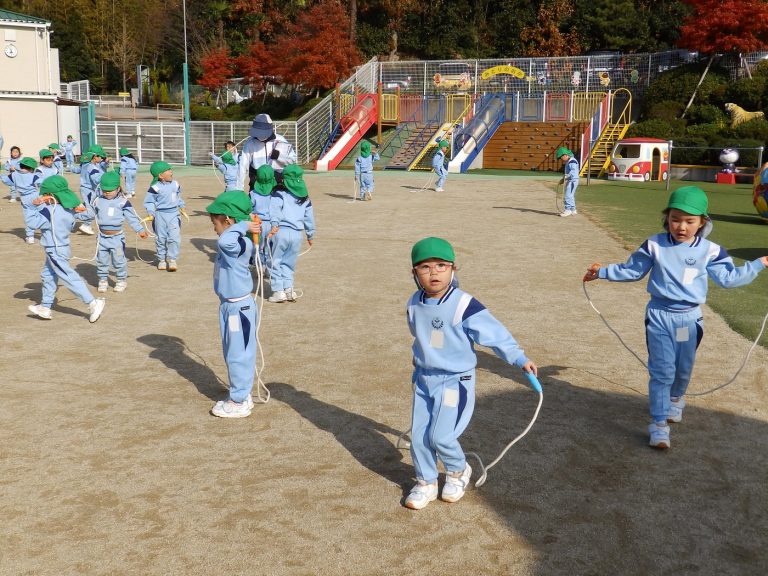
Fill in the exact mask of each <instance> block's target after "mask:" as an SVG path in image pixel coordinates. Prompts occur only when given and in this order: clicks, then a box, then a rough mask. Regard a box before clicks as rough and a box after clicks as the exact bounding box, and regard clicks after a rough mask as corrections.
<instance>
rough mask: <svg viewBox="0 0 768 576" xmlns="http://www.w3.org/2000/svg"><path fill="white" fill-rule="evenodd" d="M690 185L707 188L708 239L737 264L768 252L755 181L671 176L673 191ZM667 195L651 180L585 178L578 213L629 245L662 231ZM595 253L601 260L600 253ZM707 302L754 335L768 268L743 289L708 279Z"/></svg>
mask: <svg viewBox="0 0 768 576" xmlns="http://www.w3.org/2000/svg"><path fill="white" fill-rule="evenodd" d="M687 185H696V186H699V187H700V188H702V189H703V190H704V191H706V193H707V196H708V197H709V214H710V217H711V218H712V222H713V224H714V230H713V231H712V234H711V235H710V236H709V239H710V240H712V241H713V242H716V243H718V244H720V245H721V246H723V247H724V248H725V249H726V250H727V251H728V253H729V254H730V255H731V256H732V257H733V259H734V261H735V263H736V265H741V264H743V262H744V261H745V260H754V259H755V258H759V257H760V256H765V255H768V223H765V222H763V221H762V220H761V219H760V217H759V216H758V215H757V212H756V211H755V208H754V206H753V205H752V186H750V185H747V184H736V185H727V184H714V183H706V182H676V181H673V182H671V183H670V190H674V189H676V188H679V187H681V186H687ZM668 197H669V192H667V190H666V185H665V184H664V183H650V182H649V183H628V182H627V183H624V182H606V181H593V182H592V183H591V184H590V185H589V186H586V182H585V181H584V180H583V179H582V181H581V184H580V185H579V187H578V189H577V192H576V200H577V204H578V205H579V209H580V212H581V211H582V210H583V211H585V212H589V213H590V215H591V216H592V217H594V218H595V219H596V220H597V221H598V222H599V223H600V224H601V225H602V226H604V227H605V228H606V229H607V230H609V231H610V232H611V233H613V234H614V235H615V236H616V237H617V238H618V239H620V240H621V241H622V242H623V243H624V245H625V246H626V248H627V249H629V250H634V249H635V248H637V247H638V246H639V245H640V244H641V243H642V241H643V240H644V239H645V238H647V237H649V236H651V235H652V234H656V233H658V232H660V231H661V230H662V226H661V220H662V215H661V211H662V210H663V209H664V208H665V207H666V205H667V198H668ZM591 257H593V258H595V259H596V260H597V261H599V260H600V255H599V254H594V255H591ZM707 303H708V304H709V305H710V306H711V307H712V309H714V310H715V311H716V312H718V313H719V314H720V315H722V316H723V318H725V320H726V322H727V323H728V325H729V326H731V328H733V329H734V330H736V331H737V332H739V333H740V334H742V335H743V336H745V337H746V338H748V339H750V340H754V339H755V337H756V336H757V334H758V332H759V331H760V325H761V324H762V321H763V317H764V316H765V314H766V313H768V270H765V271H763V272H761V273H760V275H759V276H758V277H757V279H756V280H755V281H754V282H752V283H751V284H749V285H748V286H743V287H741V288H729V289H724V288H720V287H719V286H717V285H716V284H714V282H711V281H710V290H709V296H708V299H707ZM766 332H768V330H766ZM760 343H761V345H763V346H768V334H763V336H762V338H761V340H760ZM729 360H731V359H729Z"/></svg>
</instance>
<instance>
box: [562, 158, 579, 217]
mask: <svg viewBox="0 0 768 576" xmlns="http://www.w3.org/2000/svg"><path fill="white" fill-rule="evenodd" d="M563 182H564V184H565V189H564V190H563V204H564V206H565V209H566V210H571V211H573V210H576V188H578V186H579V161H578V160H576V158H573V157H571V158H570V159H569V160H568V161H567V162H566V163H565V166H564V167H563Z"/></svg>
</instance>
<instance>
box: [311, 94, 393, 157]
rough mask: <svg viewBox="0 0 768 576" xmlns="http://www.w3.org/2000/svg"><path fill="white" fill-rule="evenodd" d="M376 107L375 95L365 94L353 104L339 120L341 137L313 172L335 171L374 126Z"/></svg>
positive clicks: (376, 113)
mask: <svg viewBox="0 0 768 576" xmlns="http://www.w3.org/2000/svg"><path fill="white" fill-rule="evenodd" d="M378 110H379V109H378V105H377V98H376V95H375V94H366V95H365V96H363V97H362V98H361V99H360V101H359V102H358V103H357V104H355V105H354V106H353V107H352V109H351V110H350V111H349V113H348V114H347V115H346V116H344V118H342V119H341V129H342V134H341V137H340V138H339V139H338V140H337V141H336V142H335V143H334V145H333V146H331V147H330V148H329V149H328V151H327V152H326V153H325V154H323V156H322V157H321V158H319V159H318V160H317V162H316V163H315V170H317V171H319V172H327V171H330V170H334V169H336V167H337V166H338V165H339V163H340V162H341V161H342V160H343V159H344V157H345V156H346V155H347V154H349V153H350V152H351V151H352V149H353V148H354V147H355V144H357V143H358V142H359V141H360V139H361V138H362V137H363V136H365V133H366V132H367V131H368V129H369V128H370V127H371V126H373V125H374V124H376V119H377V118H378V113H379V111H378Z"/></svg>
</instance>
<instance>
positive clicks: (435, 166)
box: [432, 140, 450, 192]
mask: <svg viewBox="0 0 768 576" xmlns="http://www.w3.org/2000/svg"><path fill="white" fill-rule="evenodd" d="M449 146H450V144H449V143H448V140H440V142H438V144H437V152H435V155H434V156H433V157H432V170H434V171H435V174H437V183H436V184H435V192H442V191H443V186H445V179H446V178H447V176H448V168H446V166H445V152H446V151H447V150H448V148H449Z"/></svg>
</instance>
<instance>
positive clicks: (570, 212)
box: [560, 210, 576, 218]
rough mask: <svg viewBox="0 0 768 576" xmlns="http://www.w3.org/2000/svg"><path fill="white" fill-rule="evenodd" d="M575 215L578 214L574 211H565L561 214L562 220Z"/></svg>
mask: <svg viewBox="0 0 768 576" xmlns="http://www.w3.org/2000/svg"><path fill="white" fill-rule="evenodd" d="M574 214H576V212H574V211H573V210H563V211H562V212H560V218H567V217H568V216H572V215H574Z"/></svg>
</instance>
